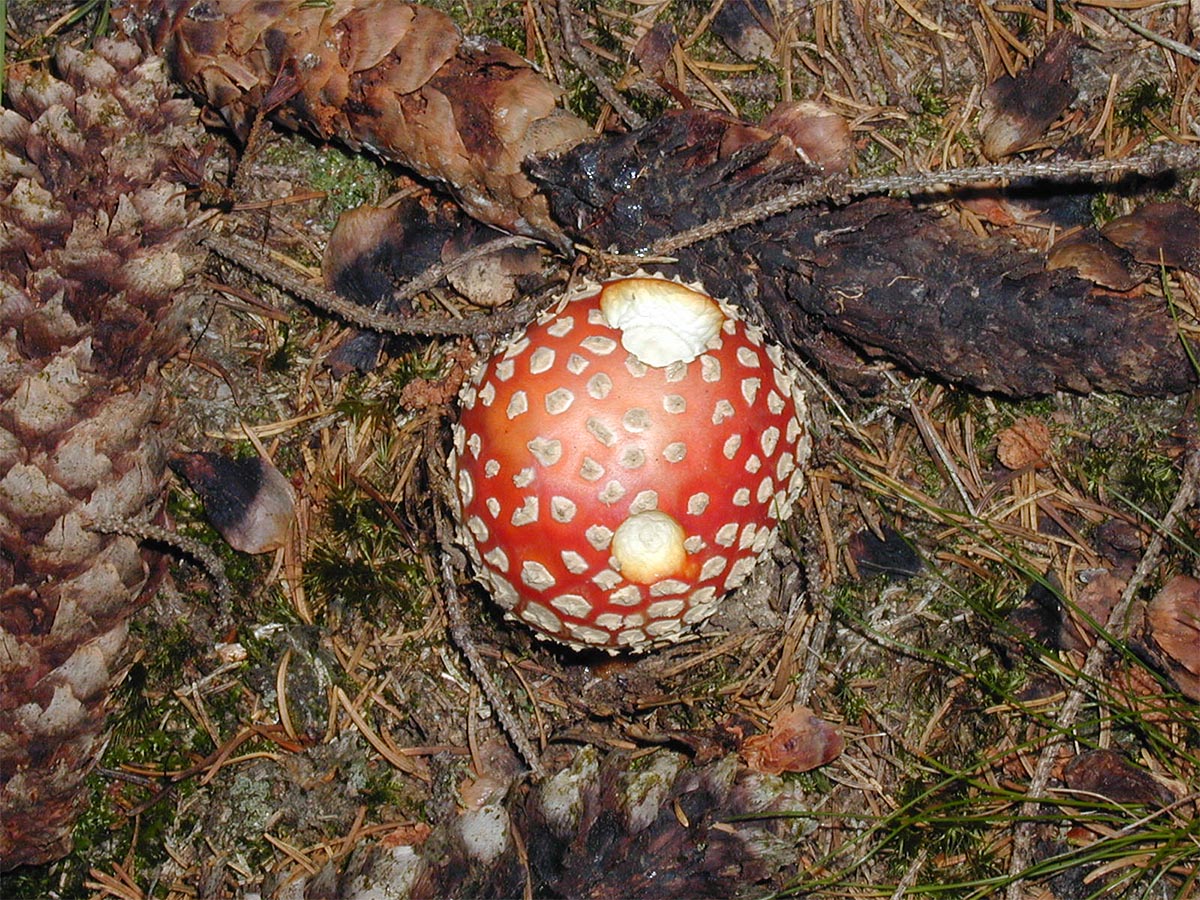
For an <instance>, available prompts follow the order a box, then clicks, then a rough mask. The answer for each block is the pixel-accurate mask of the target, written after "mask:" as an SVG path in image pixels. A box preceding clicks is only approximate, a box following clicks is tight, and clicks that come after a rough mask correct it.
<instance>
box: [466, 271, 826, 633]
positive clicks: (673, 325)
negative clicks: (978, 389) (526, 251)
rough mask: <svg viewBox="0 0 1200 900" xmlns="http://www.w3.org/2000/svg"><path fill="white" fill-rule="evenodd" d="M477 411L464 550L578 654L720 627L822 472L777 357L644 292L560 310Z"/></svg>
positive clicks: (491, 368) (502, 356)
mask: <svg viewBox="0 0 1200 900" xmlns="http://www.w3.org/2000/svg"><path fill="white" fill-rule="evenodd" d="M461 406H462V416H461V419H460V421H459V423H458V425H457V426H455V430H454V434H455V446H454V451H453V452H452V454H451V459H450V463H451V471H452V473H453V474H454V476H455V479H456V483H457V486H458V495H459V501H460V503H461V510H460V513H461V525H462V529H461V531H462V539H463V542H464V543H465V544H466V546H467V548H468V550H469V551H470V553H471V556H472V557H473V559H474V561H475V564H476V566H477V568H478V570H479V573H480V576H481V579H482V581H483V582H484V583H485V584H486V585H487V587H488V588H489V589H490V591H491V593H492V595H493V597H494V598H495V599H496V601H497V602H499V603H500V605H501V606H502V607H503V608H504V609H506V610H507V611H508V612H509V613H510V614H511V615H513V616H515V617H516V618H518V619H521V620H522V621H524V622H526V623H527V624H529V625H531V626H532V627H533V628H534V629H536V630H537V631H538V632H539V633H540V634H542V635H543V636H546V637H549V638H553V639H555V640H558V641H561V642H563V643H566V644H568V645H570V646H573V647H576V648H583V647H600V648H604V649H607V650H610V651H614V652H615V651H618V650H621V649H631V650H645V649H648V648H650V647H652V646H655V645H659V644H664V643H669V642H673V641H676V640H678V639H679V638H680V637H682V636H683V635H685V634H686V633H687V632H688V631H689V630H690V629H691V628H692V627H693V626H695V625H696V624H697V623H699V622H701V621H703V620H704V619H705V618H707V617H708V616H709V615H711V614H712V612H713V611H714V609H715V608H716V606H717V603H718V602H719V601H720V600H721V598H722V597H723V596H725V595H726V594H727V593H728V592H729V591H731V590H732V589H733V588H736V587H737V586H738V585H739V584H741V583H742V581H744V580H745V578H746V577H747V575H749V573H750V571H751V570H752V569H753V567H754V564H755V562H756V560H757V559H758V557H759V555H760V554H761V553H762V552H763V551H764V550H766V549H767V548H768V547H770V546H771V544H772V543H773V541H774V539H775V535H776V527H777V525H778V523H779V522H780V521H782V520H783V519H785V518H786V517H787V516H788V515H789V513H790V511H791V508H792V504H793V501H794V500H795V498H796V496H797V495H798V493H799V492H800V490H801V488H802V485H803V470H804V467H805V465H806V463H807V460H808V455H809V437H808V432H807V429H806V427H805V421H806V407H805V403H804V397H803V394H802V393H801V392H800V391H799V389H798V388H797V385H796V377H795V374H794V372H793V371H791V370H790V369H789V367H788V365H787V364H786V360H785V356H784V354H783V352H782V351H781V350H780V348H778V347H776V346H773V345H771V344H768V343H767V342H766V341H764V339H763V335H762V332H761V331H760V330H759V329H757V328H755V327H753V326H751V325H749V324H747V323H746V322H744V321H742V320H740V319H739V318H738V317H737V315H736V311H735V310H734V309H733V308H732V307H730V306H728V305H727V304H724V303H721V302H719V301H716V300H713V299H712V298H710V297H708V296H707V295H706V294H704V293H703V292H702V291H701V290H698V289H696V288H693V287H689V286H685V285H682V284H680V283H678V282H676V281H670V280H667V279H665V278H661V277H657V276H651V275H646V274H643V273H639V274H638V275H636V276H633V277H629V278H623V279H617V280H614V281H609V282H606V283H604V284H602V285H598V286H597V285H590V286H588V287H586V288H584V289H582V290H580V291H577V292H575V293H574V294H573V295H572V296H570V297H568V298H566V299H564V301H563V302H562V303H560V304H559V306H558V307H557V308H556V309H555V310H553V311H552V312H550V313H548V314H546V315H544V316H543V317H542V318H541V319H539V321H538V322H537V323H535V324H534V325H532V326H531V327H530V328H529V329H527V330H526V331H525V333H524V334H523V335H521V336H520V337H518V338H516V339H514V340H512V341H511V342H509V343H508V344H507V345H506V346H505V347H504V348H503V349H502V350H500V352H498V353H497V354H496V355H495V356H493V357H492V358H491V359H489V360H487V361H486V362H485V363H483V364H482V365H481V366H480V367H479V368H478V369H477V371H476V372H475V373H474V375H473V377H472V379H471V380H470V382H469V383H468V385H467V386H466V387H465V388H464V391H463V394H462V397H461Z"/></svg>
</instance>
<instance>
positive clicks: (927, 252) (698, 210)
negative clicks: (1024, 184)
mask: <svg viewBox="0 0 1200 900" xmlns="http://www.w3.org/2000/svg"><path fill="white" fill-rule="evenodd" d="M746 128H747V126H746V125H745V124H744V123H741V122H738V121H737V120H734V119H731V118H730V117H728V116H725V115H722V114H718V113H710V112H705V111H701V110H694V111H688V112H682V113H675V114H668V115H665V116H663V117H662V118H661V119H659V120H658V121H656V122H654V123H652V124H651V125H649V126H648V127H647V128H645V129H642V130H640V131H637V132H634V133H631V134H627V135H621V136H606V137H604V138H601V139H600V140H597V141H593V142H590V143H588V144H585V145H582V146H580V147H577V148H576V149H574V150H572V151H571V152H569V153H566V154H563V155H562V156H560V157H558V158H555V159H547V160H542V161H538V162H536V163H534V164H533V165H532V167H531V169H532V172H533V174H534V177H535V180H537V181H538V183H539V184H540V186H541V188H542V190H543V191H544V192H545V193H546V195H547V196H548V197H549V198H550V201H551V209H552V212H553V215H554V216H555V218H556V219H557V220H558V221H559V222H560V223H562V226H563V228H564V230H565V231H566V232H567V233H568V234H570V235H571V236H572V237H574V238H576V239H578V240H581V241H586V242H588V243H590V244H591V245H592V246H595V247H601V248H606V249H608V248H616V249H617V250H619V251H623V252H633V251H636V250H638V249H639V248H642V247H646V246H648V245H650V244H651V243H653V242H654V241H655V240H657V239H659V238H661V237H663V236H665V235H668V234H671V233H673V232H677V231H682V230H684V229H687V228H691V227H693V226H695V225H697V224H698V223H700V222H703V221H711V220H715V219H719V218H721V217H722V216H724V215H727V214H728V213H729V212H730V211H732V210H735V209H738V208H741V207H744V206H745V205H747V204H749V203H751V202H754V201H757V200H761V199H763V198H764V197H767V196H770V195H771V193H772V192H773V191H778V190H780V189H781V188H782V187H784V186H787V185H789V184H792V183H795V182H796V181H797V180H802V179H805V178H811V177H813V176H812V174H811V173H810V172H809V171H806V170H805V169H804V168H803V167H802V166H799V165H796V164H787V163H779V162H778V161H777V159H776V157H775V156H773V155H772V154H771V153H770V143H769V141H767V142H763V143H758V144H755V143H753V142H751V143H746V142H745V141H737V140H731V139H730V138H731V136H734V135H737V134H739V133H744V132H745V129H746ZM733 147H736V148H737V149H730V148H733ZM1046 189H1047V190H1051V189H1052V186H1051V185H1047V186H1046ZM669 271H673V272H677V273H678V274H681V275H683V276H684V277H686V278H698V279H700V280H701V281H703V282H704V283H705V285H706V286H707V287H708V289H709V290H710V291H714V292H717V293H719V294H722V295H724V296H726V297H728V298H729V299H731V300H732V301H733V302H735V303H740V304H743V305H745V306H748V307H750V308H751V310H752V311H753V313H754V314H755V315H757V316H758V317H760V318H761V319H763V320H764V321H765V322H766V323H767V324H768V325H769V326H770V327H771V329H772V330H773V331H774V333H775V335H776V337H777V338H778V339H780V340H781V341H783V342H784V343H787V344H789V345H791V346H792V347H793V348H795V349H796V350H798V351H800V352H802V353H805V354H806V355H808V356H810V357H812V358H815V359H817V360H818V361H819V362H821V363H822V364H823V365H824V366H825V368H826V370H827V371H828V372H829V373H830V375H831V377H832V378H833V379H834V380H835V381H837V382H838V383H840V384H842V385H843V386H846V387H853V388H857V389H859V390H864V391H869V390H871V389H872V388H873V384H874V382H873V375H872V373H871V371H870V369H869V368H867V367H865V366H863V365H862V364H861V363H860V362H857V361H856V359H857V358H858V357H859V355H860V354H862V355H865V356H866V357H867V358H872V357H886V358H887V359H890V360H893V361H896V362H898V363H900V364H901V365H903V366H904V367H905V368H907V369H909V370H910V371H912V372H915V373H918V374H922V375H927V376H930V377H933V378H936V379H939V380H943V381H947V382H950V383H953V384H957V385H963V386H967V387H972V388H975V389H978V390H982V391H989V392H996V393H1000V394H1006V395H1011V396H1034V395H1039V394H1046V393H1049V392H1052V391H1056V390H1070V391H1078V392H1087V391H1095V390H1103V391H1120V392H1125V393H1130V394H1138V395H1156V394H1169V393H1177V392H1181V391H1185V390H1188V389H1189V388H1190V387H1191V386H1193V385H1194V384H1195V383H1196V372H1195V371H1194V369H1193V368H1192V367H1191V364H1190V362H1189V360H1188V358H1187V356H1186V354H1185V352H1184V349H1183V346H1182V344H1181V343H1180V340H1179V337H1178V335H1177V334H1176V332H1175V329H1174V324H1173V322H1172V321H1171V318H1170V316H1169V314H1168V312H1167V310H1166V309H1165V307H1164V305H1163V304H1162V302H1161V301H1160V300H1157V299H1155V298H1152V297H1143V296H1137V295H1132V294H1130V295H1116V294H1110V293H1108V292H1106V291H1104V290H1103V289H1100V288H1098V287H1097V286H1096V285H1094V284H1093V283H1091V282H1090V281H1086V280H1084V279H1082V278H1079V277H1076V276H1075V275H1074V274H1073V273H1072V272H1071V271H1069V270H1048V269H1046V267H1045V262H1044V259H1043V257H1042V256H1040V255H1037V254H1034V253H1031V252H1030V251H1028V250H1027V249H1025V248H1022V247H1020V246H1018V245H1017V244H1016V243H1014V242H1012V241H1010V240H1007V239H1005V238H1001V237H992V238H978V237H976V236H974V235H971V234H968V233H965V232H964V231H962V230H961V229H958V228H955V227H953V226H952V225H949V224H948V223H947V222H946V221H945V220H944V219H942V218H941V217H939V215H938V214H937V213H936V212H934V211H932V210H929V209H923V208H921V207H919V206H917V205H915V204H913V203H910V202H906V201H900V200H892V199H888V198H869V199H866V200H860V201H857V202H854V203H849V204H846V205H841V206H835V205H822V206H820V207H806V208H800V209H796V210H793V211H792V212H790V213H787V214H785V215H780V216H776V217H774V218H772V219H769V220H767V221H765V222H762V223H758V224H754V225H750V226H745V227H742V228H739V229H736V230H734V231H731V232H728V233H726V234H723V235H719V236H717V237H715V238H712V239H710V240H707V241H705V242H703V243H700V244H696V245H693V246H691V247H688V248H686V249H684V250H682V251H680V253H679V263H678V265H677V266H675V267H672V268H671V269H669Z"/></svg>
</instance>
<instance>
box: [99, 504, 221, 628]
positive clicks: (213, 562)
mask: <svg viewBox="0 0 1200 900" xmlns="http://www.w3.org/2000/svg"><path fill="white" fill-rule="evenodd" d="M88 527H89V528H90V529H91V530H92V531H94V532H96V533H97V534H120V535H124V536H125V537H131V538H134V539H136V540H138V541H156V542H157V543H160V544H166V545H167V546H168V547H171V548H172V549H174V550H176V551H178V552H179V553H182V554H183V555H185V556H190V557H191V558H192V559H194V560H195V561H196V562H198V563H199V564H200V568H202V569H203V570H204V574H205V575H207V576H208V579H209V581H211V582H212V585H213V589H214V590H215V591H216V594H217V602H218V603H219V604H220V606H221V611H222V613H223V614H225V615H228V614H229V612H230V610H231V609H232V607H233V585H231V584H230V583H229V578H228V577H227V576H226V575H225V566H224V565H223V564H222V563H221V560H220V558H219V557H218V556H217V554H215V553H214V552H213V551H212V550H211V549H210V548H209V547H208V546H207V545H205V544H203V543H201V542H200V541H198V540H196V539H195V538H191V537H188V536H187V535H184V534H179V533H178V532H176V531H168V530H167V529H166V528H161V527H159V526H158V525H153V524H151V523H150V522H135V521H132V520H129V519H121V518H118V517H116V516H105V517H102V518H98V519H95V520H93V521H92V523H91V524H90V525H89V526H88Z"/></svg>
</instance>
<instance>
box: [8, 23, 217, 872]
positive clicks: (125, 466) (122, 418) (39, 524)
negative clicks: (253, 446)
mask: <svg viewBox="0 0 1200 900" xmlns="http://www.w3.org/2000/svg"><path fill="white" fill-rule="evenodd" d="M56 62H57V70H58V73H59V75H58V76H57V77H56V76H55V75H53V74H51V73H50V72H49V71H47V70H45V69H43V68H40V67H35V66H33V65H30V64H19V65H14V66H13V67H12V68H11V69H10V70H9V84H8V94H9V97H8V99H9V103H8V106H9V108H6V109H4V110H0V681H2V683H3V684H4V687H5V690H4V692H3V694H2V695H0V822H2V823H3V827H2V828H0V869H3V870H7V869H10V868H13V867H15V866H18V865H22V864H27V863H39V862H44V861H47V860H50V859H54V858H56V857H58V856H61V855H62V854H64V853H65V852H67V851H68V850H69V848H70V835H69V829H70V827H71V824H72V822H73V820H74V818H75V816H76V814H77V813H78V812H79V811H80V808H81V804H82V802H83V800H84V796H83V781H84V778H85V777H86V776H87V774H88V772H89V771H90V770H91V769H92V768H93V766H94V765H95V763H96V760H97V758H98V756H99V753H100V752H101V750H102V749H103V744H104V738H103V727H104V715H105V711H106V701H107V696H108V692H109V689H110V688H111V687H112V685H113V684H114V682H115V680H116V679H117V678H118V677H119V676H120V674H121V670H122V666H123V663H124V659H125V649H126V644H127V641H126V637H127V629H128V622H129V617H130V615H131V614H132V613H133V612H134V610H135V609H136V608H137V606H138V604H139V602H140V601H141V599H142V597H143V594H144V591H145V588H146V586H147V584H148V580H149V578H150V573H151V559H152V558H151V557H150V556H148V555H144V554H143V552H142V550H141V549H140V548H139V546H138V544H137V543H136V542H135V541H134V540H132V539H131V538H128V537H122V536H118V535H111V534H101V533H98V532H97V531H94V530H90V526H91V525H92V524H93V523H96V522H98V521H101V520H104V519H109V518H119V519H129V520H136V519H141V518H144V517H145V516H146V515H147V514H148V513H149V512H154V506H155V502H156V501H157V499H158V497H159V495H160V490H161V487H162V483H163V477H164V472H165V451H164V440H163V438H162V437H161V436H160V434H159V431H158V427H157V425H158V424H159V419H160V418H161V417H162V414H163V409H162V399H163V388H162V382H161V379H160V377H159V375H158V363H159V362H160V361H161V360H162V359H163V358H165V356H166V355H168V354H169V353H170V352H172V351H173V349H174V347H175V345H176V341H177V337H178V328H177V327H176V325H175V323H173V322H172V321H171V319H170V317H169V315H168V314H169V313H170V311H171V305H172V300H173V298H174V297H175V296H176V295H177V294H178V292H179V291H180V288H182V287H183V286H184V285H185V283H186V281H187V279H188V277H189V274H190V273H191V271H193V270H194V268H195V265H196V263H197V262H198V257H197V256H196V254H195V253H194V252H192V251H188V250H185V249H184V247H183V242H182V229H183V226H184V225H185V223H186V219H187V208H186V206H185V202H184V193H185V187H184V186H183V185H181V184H180V183H179V181H180V178H179V176H178V174H177V170H178V168H179V164H182V165H183V167H184V168H185V169H186V168H187V167H189V166H190V167H193V168H194V167H195V166H196V162H197V160H198V159H199V158H200V157H199V154H198V150H197V148H198V147H199V146H200V141H201V140H202V131H201V130H200V128H199V125H198V123H197V121H196V116H195V113H194V108H193V106H192V104H191V103H190V102H188V101H181V100H176V99H172V89H171V86H170V83H169V81H168V79H167V73H166V66H165V64H164V63H163V61H162V60H161V59H157V58H144V57H143V55H142V52H141V51H140V50H139V48H138V47H137V46H136V45H134V44H132V43H129V42H120V41H115V40H109V39H99V40H97V42H96V49H95V50H94V51H88V52H81V51H79V50H76V49H72V48H69V47H63V48H62V49H60V50H59V52H58V56H57V60H56Z"/></svg>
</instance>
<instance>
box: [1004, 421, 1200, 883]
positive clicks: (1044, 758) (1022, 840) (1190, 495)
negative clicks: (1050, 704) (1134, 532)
mask: <svg viewBox="0 0 1200 900" xmlns="http://www.w3.org/2000/svg"><path fill="white" fill-rule="evenodd" d="M1198 490H1200V442H1197V441H1196V439H1195V438H1193V444H1192V446H1191V448H1190V449H1189V450H1188V455H1187V458H1186V460H1185V462H1184V465H1183V476H1182V478H1181V480H1180V484H1179V493H1177V494H1176V495H1175V500H1174V501H1173V502H1172V503H1171V508H1170V509H1168V510H1167V514H1166V515H1165V516H1163V520H1162V522H1161V524H1160V526H1159V527H1158V528H1157V529H1156V530H1155V532H1154V536H1153V537H1152V538H1151V539H1150V543H1149V544H1148V545H1147V546H1146V553H1145V555H1144V556H1143V557H1142V560H1141V562H1139V563H1138V566H1137V568H1136V569H1135V570H1134V572H1133V575H1132V576H1131V577H1130V579H1129V583H1128V584H1127V585H1126V586H1125V590H1124V591H1123V592H1122V594H1121V600H1120V602H1118V603H1117V605H1116V606H1115V607H1114V608H1113V611H1112V614H1111V615H1109V617H1108V621H1107V622H1105V625H1104V628H1105V631H1106V632H1107V633H1108V634H1110V635H1112V636H1113V638H1114V639H1116V640H1117V641H1123V640H1124V639H1125V637H1126V632H1127V631H1128V622H1127V620H1128V618H1129V607H1130V605H1131V604H1132V603H1133V599H1134V596H1135V595H1136V594H1137V592H1138V591H1139V590H1140V589H1141V587H1142V585H1143V584H1144V583H1145V581H1146V578H1147V577H1148V576H1149V575H1150V573H1151V572H1152V571H1154V567H1155V566H1156V565H1158V557H1159V555H1160V554H1161V553H1162V549H1163V544H1164V543H1165V542H1166V539H1167V537H1166V536H1167V535H1169V534H1171V533H1172V532H1173V531H1174V530H1175V525H1176V523H1177V522H1178V521H1179V518H1180V516H1181V515H1182V514H1183V512H1184V510H1186V509H1187V508H1188V507H1190V506H1191V505H1192V504H1193V503H1195V502H1196V498H1197V493H1198ZM1111 653H1112V648H1111V647H1110V646H1109V644H1108V643H1107V642H1106V641H1104V640H1101V639H1097V641H1096V643H1095V644H1094V645H1093V646H1092V649H1091V650H1089V651H1088V654H1087V658H1086V659H1085V660H1084V663H1083V669H1082V670H1081V671H1080V674H1079V678H1078V680H1077V684H1076V687H1074V688H1072V689H1071V692H1070V693H1069V694H1068V695H1067V699H1066V701H1065V702H1064V703H1063V707H1062V711H1061V712H1060V713H1059V715H1058V718H1057V719H1056V720H1055V723H1054V729H1055V733H1056V734H1058V735H1064V734H1066V733H1067V732H1069V731H1070V729H1071V728H1072V727H1073V726H1074V724H1075V719H1076V718H1077V717H1078V716H1079V711H1080V709H1081V708H1082V707H1083V701H1084V699H1085V698H1086V696H1087V694H1088V690H1089V686H1090V685H1091V684H1093V683H1094V682H1095V681H1096V680H1097V678H1098V677H1099V675H1100V672H1101V670H1102V669H1103V668H1104V665H1105V663H1106V662H1107V661H1108V658H1109V656H1110V655H1111ZM1063 743H1064V741H1063V739H1062V738H1061V737H1060V738H1057V739H1056V738H1053V737H1052V738H1051V739H1050V741H1049V742H1048V743H1047V744H1046V746H1045V747H1044V748H1043V749H1042V753H1041V755H1040V756H1039V757H1038V763H1037V768H1036V769H1035V770H1034V773H1033V778H1031V779H1030V781H1029V790H1028V795H1029V796H1030V797H1033V798H1041V797H1042V796H1043V795H1044V794H1045V793H1046V786H1047V784H1049V782H1050V773H1051V771H1052V770H1053V769H1054V763H1055V761H1056V760H1057V758H1058V750H1059V748H1060V747H1061V746H1062V745H1063ZM1042 802H1043V801H1042V800H1041V799H1032V800H1026V801H1025V803H1024V804H1023V805H1022V807H1021V813H1020V819H1022V820H1029V821H1023V822H1021V823H1020V824H1018V825H1017V826H1016V828H1015V831H1014V834H1013V844H1012V857H1011V859H1010V860H1009V866H1008V874H1009V877H1010V878H1012V879H1013V880H1012V881H1011V882H1010V883H1009V885H1008V890H1007V893H1006V897H1007V900H1021V896H1022V892H1021V884H1022V882H1023V880H1024V879H1023V878H1022V877H1021V873H1022V872H1024V870H1025V869H1026V868H1027V867H1028V865H1029V860H1030V856H1031V855H1032V852H1033V842H1034V838H1035V836H1036V835H1035V826H1036V823H1035V822H1033V821H1032V819H1033V817H1034V816H1035V815H1036V814H1037V807H1038V805H1039V804H1040V803H1042Z"/></svg>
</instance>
